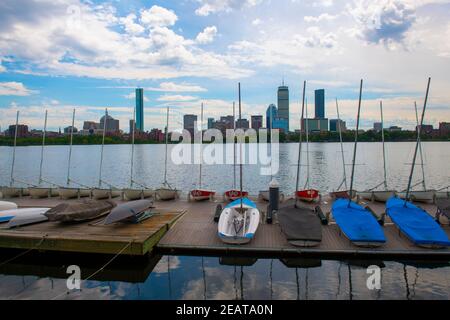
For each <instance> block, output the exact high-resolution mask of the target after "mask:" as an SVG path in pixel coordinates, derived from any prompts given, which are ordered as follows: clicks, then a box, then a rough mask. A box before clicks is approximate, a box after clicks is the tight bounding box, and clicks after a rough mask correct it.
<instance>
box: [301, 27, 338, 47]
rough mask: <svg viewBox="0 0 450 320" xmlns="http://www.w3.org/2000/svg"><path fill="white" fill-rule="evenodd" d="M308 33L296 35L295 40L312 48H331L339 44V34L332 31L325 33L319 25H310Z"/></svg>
mask: <svg viewBox="0 0 450 320" xmlns="http://www.w3.org/2000/svg"><path fill="white" fill-rule="evenodd" d="M306 31H307V33H308V35H307V36H306V37H305V36H303V35H296V36H295V37H294V42H297V43H299V44H301V45H304V46H306V47H310V48H317V47H319V48H325V49H331V48H333V47H335V46H336V45H337V36H336V35H335V34H334V33H332V32H329V33H324V32H322V31H321V30H320V29H319V28H318V27H310V28H308V29H307V30H306Z"/></svg>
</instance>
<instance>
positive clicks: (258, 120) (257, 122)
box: [251, 116, 263, 130]
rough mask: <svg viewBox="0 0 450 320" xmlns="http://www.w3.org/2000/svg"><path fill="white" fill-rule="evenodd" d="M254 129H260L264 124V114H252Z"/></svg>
mask: <svg viewBox="0 0 450 320" xmlns="http://www.w3.org/2000/svg"><path fill="white" fill-rule="evenodd" d="M251 119H252V129H254V130H259V129H261V128H262V126H263V116H252V118H251Z"/></svg>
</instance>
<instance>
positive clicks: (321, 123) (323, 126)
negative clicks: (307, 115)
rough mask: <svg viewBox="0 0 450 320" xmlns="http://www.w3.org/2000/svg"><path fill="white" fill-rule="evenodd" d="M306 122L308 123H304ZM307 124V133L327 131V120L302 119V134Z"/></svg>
mask: <svg viewBox="0 0 450 320" xmlns="http://www.w3.org/2000/svg"><path fill="white" fill-rule="evenodd" d="M306 121H308V123H306ZM307 124H308V132H325V131H328V119H303V121H302V132H306V125H307Z"/></svg>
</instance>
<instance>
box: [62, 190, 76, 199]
mask: <svg viewBox="0 0 450 320" xmlns="http://www.w3.org/2000/svg"><path fill="white" fill-rule="evenodd" d="M58 192H59V197H60V198H61V199H73V198H78V196H79V194H80V190H79V189H73V188H59V189H58Z"/></svg>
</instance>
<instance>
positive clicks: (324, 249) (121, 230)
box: [0, 198, 450, 261]
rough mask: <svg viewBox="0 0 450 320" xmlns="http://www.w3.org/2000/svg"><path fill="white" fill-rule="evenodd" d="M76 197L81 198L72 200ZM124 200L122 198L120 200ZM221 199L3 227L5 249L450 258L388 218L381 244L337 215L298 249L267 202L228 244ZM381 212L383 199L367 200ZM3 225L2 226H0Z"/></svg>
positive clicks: (24, 201) (325, 207)
mask: <svg viewBox="0 0 450 320" xmlns="http://www.w3.org/2000/svg"><path fill="white" fill-rule="evenodd" d="M11 201H14V202H16V203H17V204H18V205H19V206H20V207H53V206H56V205H57V204H59V203H61V202H67V201H63V200H59V199H56V198H52V199H36V200H35V199H30V198H17V199H12V200H11ZM70 201H76V200H70ZM117 202H118V203H120V202H121V201H120V200H117ZM219 203H221V200H219V201H217V202H210V201H206V202H188V201H185V200H177V201H169V202H163V201H157V202H155V207H156V209H155V212H157V214H155V215H154V216H153V217H151V218H150V219H148V220H146V221H144V222H142V223H140V224H115V225H112V226H103V225H98V224H96V223H95V222H96V221H94V222H90V223H81V224H69V225H66V224H61V223H57V222H45V223H41V224H36V225H31V226H25V227H21V228H18V229H11V230H8V229H0V248H13V249H25V250H27V249H28V250H29V249H36V250H44V251H47V250H48V251H60V252H80V253H99V254H117V253H119V252H120V253H121V254H123V255H132V256H143V255H146V254H147V253H150V252H153V253H157V254H160V255H163V254H165V255H199V256H206V255H214V256H255V257H261V258H320V259H385V260H394V259H405V260H409V259H427V260H447V261H448V260H449V259H450V248H446V249H426V248H421V247H417V246H415V245H413V244H412V243H411V242H410V241H409V240H408V239H407V238H406V236H404V235H403V234H401V233H400V232H399V230H398V229H397V228H396V227H395V225H394V224H392V223H391V222H390V220H389V218H386V222H385V225H384V227H383V230H384V231H385V235H386V238H387V242H386V244H385V245H384V246H382V247H379V248H367V249H366V248H360V247H357V246H355V245H353V244H352V243H351V242H350V241H349V240H348V239H347V238H346V237H345V236H344V235H343V234H342V233H341V232H340V230H339V228H338V226H337V225H336V224H335V223H334V221H333V220H331V221H330V223H329V225H327V226H323V229H322V231H323V237H322V242H321V244H320V245H319V246H317V247H312V248H299V247H294V246H292V245H290V244H289V243H288V242H287V240H286V238H285V236H284V234H283V232H282V231H281V228H280V225H279V224H278V222H277V219H276V216H275V220H274V223H273V224H267V223H266V222H265V219H264V217H265V213H266V209H267V203H266V202H257V205H258V207H259V209H260V210H261V213H262V215H261V216H262V221H261V224H260V225H259V228H258V231H257V233H256V235H255V238H254V239H253V240H252V241H251V242H250V243H249V244H246V245H228V244H225V243H223V242H222V241H221V240H220V239H219V237H218V236H217V224H216V223H215V222H214V221H213V216H214V212H215V208H216V206H217V205H218V204H219ZM363 204H364V205H369V206H370V207H371V208H372V210H373V211H374V212H375V213H377V214H381V213H382V212H384V208H385V207H384V204H382V203H375V202H374V203H372V202H370V203H369V202H366V203H363ZM319 205H320V207H321V208H322V211H323V212H324V213H326V212H329V211H330V206H331V200H330V199H329V198H324V200H323V201H322V202H321V203H320V204H319ZM419 205H420V206H421V207H422V208H424V209H425V210H426V211H427V212H428V213H429V214H431V215H434V214H435V213H436V206H435V205H433V204H419ZM441 225H442V227H443V229H444V230H445V232H446V233H447V235H449V237H450V227H449V221H448V219H447V218H445V217H441ZM0 228H1V225H0Z"/></svg>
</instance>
